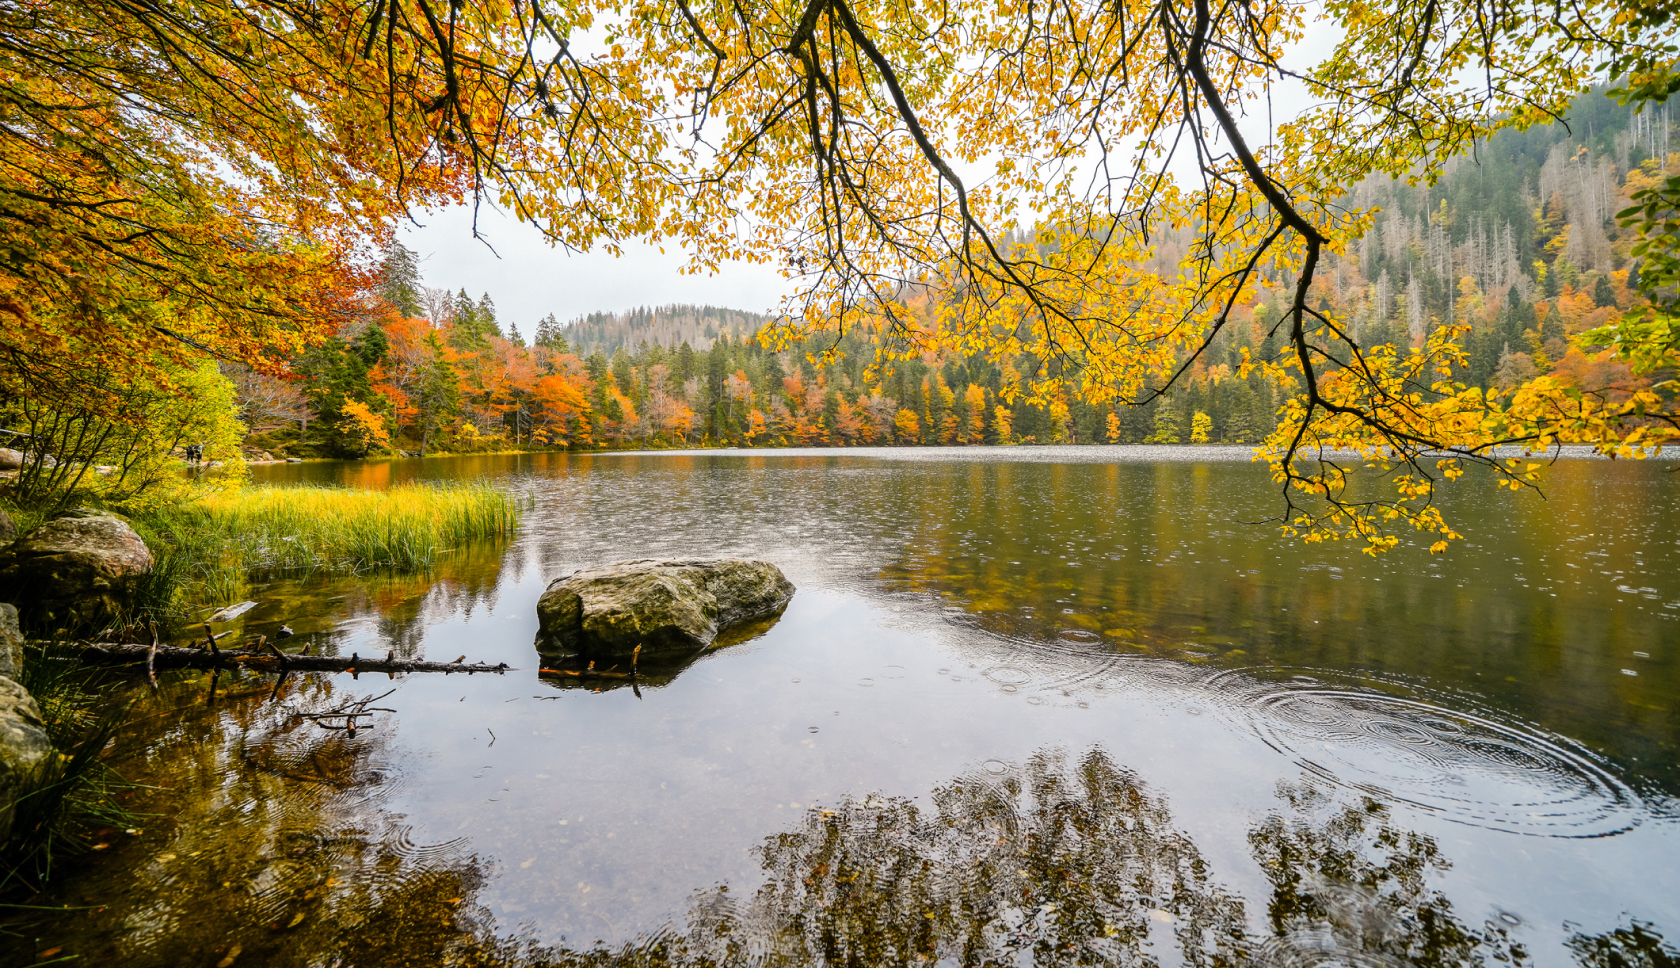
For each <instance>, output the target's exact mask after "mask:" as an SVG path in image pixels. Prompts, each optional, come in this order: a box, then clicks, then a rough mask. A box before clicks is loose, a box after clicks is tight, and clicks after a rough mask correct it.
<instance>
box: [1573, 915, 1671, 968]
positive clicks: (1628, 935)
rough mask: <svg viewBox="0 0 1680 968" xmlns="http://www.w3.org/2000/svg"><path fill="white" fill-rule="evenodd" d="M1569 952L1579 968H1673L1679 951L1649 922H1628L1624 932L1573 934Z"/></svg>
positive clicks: (1618, 930)
mask: <svg viewBox="0 0 1680 968" xmlns="http://www.w3.org/2000/svg"><path fill="white" fill-rule="evenodd" d="M1569 950H1570V952H1571V953H1573V954H1574V955H1575V960H1576V961H1578V962H1580V963H1581V965H1582V968H1675V966H1676V965H1680V951H1676V950H1675V949H1674V948H1673V947H1671V946H1669V945H1667V944H1664V943H1663V936H1662V935H1660V934H1658V933H1657V932H1656V927H1655V925H1653V924H1651V923H1650V922H1649V921H1640V920H1638V919H1630V920H1629V921H1628V926H1627V927H1625V928H1616V929H1615V930H1613V931H1606V932H1605V933H1603V934H1592V935H1589V934H1576V935H1574V936H1573V937H1571V938H1570V939H1569Z"/></svg>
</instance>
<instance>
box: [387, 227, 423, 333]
mask: <svg viewBox="0 0 1680 968" xmlns="http://www.w3.org/2000/svg"><path fill="white" fill-rule="evenodd" d="M378 292H379V296H380V298H381V299H384V300H385V301H386V302H388V303H390V304H391V308H393V309H395V310H396V311H397V312H399V313H402V314H403V315H404V316H420V315H424V313H425V308H424V306H423V305H422V303H421V299H420V293H421V286H420V260H419V259H418V258H416V257H415V254H414V252H413V251H412V250H410V249H408V248H406V247H405V246H404V245H403V244H402V243H401V242H397V241H395V240H392V242H391V247H390V248H389V249H387V250H386V252H385V259H384V261H383V262H381V263H380V266H379V286H378Z"/></svg>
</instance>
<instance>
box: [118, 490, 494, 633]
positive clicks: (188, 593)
mask: <svg viewBox="0 0 1680 968" xmlns="http://www.w3.org/2000/svg"><path fill="white" fill-rule="evenodd" d="M520 512H521V509H520V506H519V502H518V501H517V500H516V499H514V498H513V497H511V496H509V495H507V494H505V493H503V492H501V491H498V490H496V489H495V488H493V487H488V486H486V485H482V484H464V485H432V484H405V485H400V486H397V487H393V488H390V489H388V490H383V491H374V490H354V489H349V488H339V487H266V486H265V487H243V488H237V489H232V490H227V491H220V492H216V493H212V494H209V495H206V496H204V497H201V498H199V499H197V500H195V501H192V502H191V503H188V504H184V505H181V506H178V507H170V508H160V509H157V510H153V511H149V512H147V513H145V514H143V515H137V516H136V517H135V518H134V523H135V525H136V527H137V528H139V529H140V531H141V533H142V535H143V536H144V537H145V538H146V543H147V544H148V545H150V546H151V548H152V552H153V555H154V556H155V557H156V559H157V564H156V567H155V568H154V569H153V571H152V574H151V575H150V576H149V578H148V579H147V583H146V585H145V587H143V588H142V589H141V590H140V592H141V593H140V596H139V598H140V603H139V604H140V605H141V607H142V608H143V609H144V610H146V611H148V612H150V613H152V614H153V615H154V616H155V617H159V618H162V617H165V616H169V615H178V614H180V613H181V612H182V611H183V610H189V609H191V608H194V607H199V606H209V605H225V604H228V603H230V602H234V601H238V600H239V598H240V597H242V596H243V595H244V592H245V585H246V581H247V580H248V579H249V578H250V577H251V576H253V575H274V574H280V573H292V572H299V571H309V570H316V569H325V570H332V571H365V570H371V569H379V568H385V569H391V570H395V571H419V570H422V569H425V568H428V567H430V566H432V565H433V564H434V563H436V562H437V560H438V559H439V558H440V557H441V556H443V555H444V554H447V553H448V552H449V551H450V550H452V549H454V548H456V547H458V546H459V545H461V544H464V543H466V542H469V541H473V540H476V539H479V538H490V537H497V536H501V535H507V534H510V533H511V532H512V531H513V529H514V528H515V527H517V526H518V524H519V519H520Z"/></svg>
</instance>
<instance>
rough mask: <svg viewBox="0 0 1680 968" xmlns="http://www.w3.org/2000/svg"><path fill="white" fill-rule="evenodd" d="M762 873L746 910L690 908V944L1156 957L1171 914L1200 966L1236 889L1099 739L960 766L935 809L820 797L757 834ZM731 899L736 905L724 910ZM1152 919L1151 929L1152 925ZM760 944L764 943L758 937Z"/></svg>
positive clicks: (1215, 954)
mask: <svg viewBox="0 0 1680 968" xmlns="http://www.w3.org/2000/svg"><path fill="white" fill-rule="evenodd" d="M763 857H764V869H765V873H766V874H767V877H768V882H767V884H766V885H765V886H764V887H763V888H762V889H761V890H760V891H759V893H758V895H757V896H756V897H755V898H753V900H752V901H751V902H750V903H748V904H746V905H744V907H743V909H742V910H740V911H739V912H733V911H729V909H728V908H727V907H726V905H725V904H724V903H723V901H724V896H723V895H722V894H721V892H720V893H718V894H715V895H713V896H709V897H704V898H702V900H701V903H700V904H699V905H698V906H697V912H696V913H697V915H698V916H697V918H696V920H695V922H694V924H693V930H692V931H691V934H690V938H689V943H690V944H691V945H693V947H694V949H695V950H694V951H693V952H692V953H693V954H699V955H704V956H707V957H709V959H710V960H713V961H718V962H724V961H739V960H742V958H743V956H747V955H756V956H759V957H760V958H762V960H764V961H766V962H769V963H774V964H789V965H794V964H833V965H898V964H920V963H923V962H931V961H934V960H938V959H941V958H952V957H954V958H956V959H958V960H959V961H960V962H961V963H964V964H985V963H998V962H1008V961H1009V960H1011V959H1012V958H1013V957H1014V956H1015V955H1016V954H1019V955H1022V956H1024V957H1027V958H1030V959H1031V960H1035V961H1037V962H1038V963H1040V964H1053V963H1067V964H1088V963H1100V962H1104V961H1124V962H1133V963H1145V962H1148V961H1149V960H1151V959H1150V956H1149V955H1147V953H1146V952H1145V951H1144V949H1145V948H1146V947H1147V946H1148V945H1149V944H1150V942H1151V940H1152V935H1153V936H1154V942H1155V943H1156V944H1157V945H1159V944H1161V943H1162V938H1161V936H1160V935H1159V934H1158V932H1159V931H1160V930H1161V929H1162V928H1166V929H1168V930H1169V931H1170V933H1171V935H1176V936H1177V938H1178V940H1179V944H1180V945H1181V946H1182V947H1183V948H1184V950H1185V951H1186V953H1187V955H1189V960H1190V961H1191V963H1193V964H1215V963H1219V962H1222V961H1229V960H1231V958H1232V957H1233V956H1234V954H1235V952H1236V950H1237V946H1238V945H1240V943H1241V938H1242V937H1243V934H1244V931H1243V926H1244V915H1243V906H1242V902H1241V901H1240V900H1239V899H1238V898H1236V897H1235V896H1233V895H1230V894H1227V893H1226V892H1225V891H1223V890H1222V889H1221V888H1219V887H1218V886H1216V885H1214V884H1213V883H1212V882H1211V880H1210V873H1209V870H1208V866H1207V864H1206V862H1205V861H1204V859H1203V858H1202V856H1201V854H1200V852H1199V851H1197V849H1196V846H1195V844H1193V843H1192V842H1191V841H1190V840H1189V839H1188V838H1187V837H1185V836H1184V835H1183V834H1182V833H1179V832H1178V831H1176V830H1174V829H1173V828H1172V826H1171V816H1170V815H1169V813H1168V811H1167V810H1166V808H1165V806H1164V805H1163V804H1161V803H1160V802H1159V801H1157V800H1154V799H1152V798H1150V797H1149V796H1148V795H1147V794H1146V793H1145V792H1144V791H1143V790H1142V788H1141V786H1140V785H1139V783H1138V781H1137V779H1136V777H1135V776H1133V775H1132V774H1130V773H1128V772H1127V771H1124V770H1122V769H1120V768H1118V767H1116V766H1115V765H1114V764H1113V762H1112V761H1110V760H1109V759H1108V757H1107V756H1106V755H1104V754H1103V753H1102V752H1101V751H1092V752H1091V753H1089V754H1087V755H1086V756H1085V757H1084V759H1082V760H1081V761H1080V762H1079V763H1078V764H1077V767H1076V768H1075V769H1074V770H1073V771H1072V772H1071V773H1070V772H1068V771H1067V770H1065V769H1064V764H1063V763H1062V762H1061V761H1060V759H1059V758H1058V757H1053V756H1049V755H1041V756H1039V757H1036V758H1034V759H1033V760H1032V761H1031V762H1030V763H1028V764H1027V766H1026V768H1025V769H1024V770H1023V771H1022V772H1021V773H1020V775H1019V776H1016V777H1010V778H1008V779H1003V780H994V779H990V778H986V777H983V776H976V777H970V778H966V779H963V780H959V781H957V782H955V783H952V784H950V785H949V786H946V787H944V788H942V789H940V790H939V791H937V792H936V793H935V795H934V797H933V806H932V809H931V810H929V809H923V808H920V807H918V806H917V805H916V804H915V803H914V802H912V801H908V800H902V799H894V800H873V799H870V800H862V801H849V802H847V803H845V804H843V805H841V806H840V807H839V808H838V809H836V810H833V811H813V812H811V813H810V814H808V815H807V817H806V820H805V824H804V826H803V827H802V828H801V829H798V830H794V831H790V832H788V833H784V834H780V835H778V836H776V837H773V838H771V839H770V840H769V841H767V842H766V844H765V846H764V848H763ZM725 912H727V913H725ZM1152 929H1154V930H1153V931H1152ZM754 949H757V950H754Z"/></svg>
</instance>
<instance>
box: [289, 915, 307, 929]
mask: <svg viewBox="0 0 1680 968" xmlns="http://www.w3.org/2000/svg"><path fill="white" fill-rule="evenodd" d="M308 916H309V915H308V914H305V913H304V912H302V911H299V912H298V913H296V914H294V915H292V920H291V923H289V924H287V925H286V927H287V928H288V929H290V928H295V927H297V926H298V925H300V924H302V923H303V919H304V918H306V917H308Z"/></svg>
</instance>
